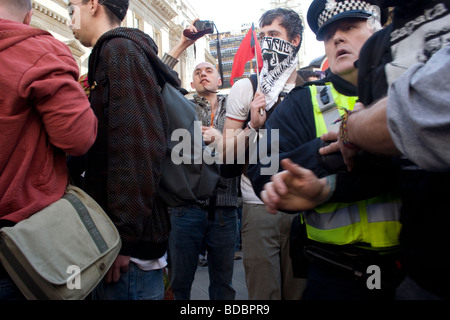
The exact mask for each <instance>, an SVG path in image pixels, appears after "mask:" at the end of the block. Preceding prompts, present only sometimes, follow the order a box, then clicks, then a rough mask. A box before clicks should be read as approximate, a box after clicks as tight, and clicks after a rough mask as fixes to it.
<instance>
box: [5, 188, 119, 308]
mask: <svg viewBox="0 0 450 320" xmlns="http://www.w3.org/2000/svg"><path fill="white" fill-rule="evenodd" d="M120 247H121V240H120V236H119V233H118V231H117V229H116V227H115V226H114V224H113V222H112V221H111V220H110V219H109V217H108V216H107V215H106V213H105V212H104V211H103V209H102V208H101V207H100V206H99V205H98V204H97V203H96V202H95V201H94V200H93V199H92V198H91V197H90V196H89V195H87V194H86V193H85V192H84V191H83V190H81V189H79V188H77V187H75V186H72V185H69V186H68V188H67V192H66V194H65V195H64V197H63V198H62V199H60V200H58V201H56V202H55V203H52V204H51V205H50V206H48V207H46V208H44V209H43V210H41V211H39V212H37V213H35V214H33V215H32V216H31V217H30V218H28V219H26V220H23V221H21V222H19V223H17V224H16V225H15V226H13V227H5V228H2V229H0V261H1V263H2V265H3V266H4V268H5V269H6V271H7V272H8V273H9V275H10V276H11V278H12V280H13V281H14V282H15V284H16V285H17V286H18V287H19V289H20V290H21V292H22V293H23V294H24V296H25V297H26V298H27V299H30V300H81V299H84V298H85V297H86V296H87V295H88V294H89V293H90V292H91V291H92V290H93V289H94V288H95V287H96V286H97V284H98V283H99V282H100V281H101V280H102V279H103V277H104V275H105V274H106V272H107V271H108V269H109V268H110V266H111V265H112V263H113V262H114V260H115V258H116V257H117V255H118V253H119V250H120Z"/></svg>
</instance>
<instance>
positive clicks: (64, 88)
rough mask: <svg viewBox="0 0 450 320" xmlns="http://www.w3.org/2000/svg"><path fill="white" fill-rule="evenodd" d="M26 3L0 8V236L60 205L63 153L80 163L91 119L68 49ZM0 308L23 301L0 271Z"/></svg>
mask: <svg viewBox="0 0 450 320" xmlns="http://www.w3.org/2000/svg"><path fill="white" fill-rule="evenodd" d="M32 13H33V12H32V7H31V1H30V0H15V1H8V0H0V38H1V39H2V41H0V64H1V66H2V78H1V80H0V83H1V88H2V97H1V98H0V132H1V134H2V139H1V148H0V172H1V174H0V228H2V227H5V226H13V225H14V224H16V223H17V222H20V221H22V220H24V219H27V218H28V217H30V216H31V215H32V214H34V213H36V212H38V211H40V210H42V209H44V208H45V207H47V206H48V205H50V204H51V203H53V202H56V201H57V200H59V199H61V198H62V196H63V195H64V193H65V190H66V188H67V185H68V171H67V167H66V153H67V154H71V155H76V156H77V155H82V154H84V153H85V152H87V150H88V149H89V148H90V147H91V146H92V144H93V143H94V141H95V137H96V134H97V119H96V117H95V115H94V113H93V112H92V110H91V109H90V107H89V101H88V100H87V99H86V96H85V95H84V93H83V90H82V88H81V86H80V85H79V84H78V82H77V79H78V66H77V63H76V62H75V60H74V59H73V57H72V54H71V52H70V50H69V48H68V47H67V46H66V45H65V44H63V43H62V42H60V41H58V40H56V39H55V38H54V37H53V36H52V35H51V34H50V33H48V32H46V31H43V30H39V29H35V28H32V27H30V26H29V24H30V22H31V17H32ZM0 287H1V290H0V300H4V299H16V298H17V299H24V297H23V296H22V294H21V293H20V291H19V290H18V288H17V287H16V286H15V285H14V283H13V282H12V280H11V278H9V276H8V275H7V274H6V271H5V270H4V268H3V267H2V266H1V265H0Z"/></svg>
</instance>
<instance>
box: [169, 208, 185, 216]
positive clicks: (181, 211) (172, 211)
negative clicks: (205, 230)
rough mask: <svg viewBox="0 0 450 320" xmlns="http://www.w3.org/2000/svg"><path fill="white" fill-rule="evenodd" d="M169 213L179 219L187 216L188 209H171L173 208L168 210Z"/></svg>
mask: <svg viewBox="0 0 450 320" xmlns="http://www.w3.org/2000/svg"><path fill="white" fill-rule="evenodd" d="M168 211H169V216H170V217H175V218H178V217H182V216H184V215H185V214H186V212H187V208H186V207H171V208H168Z"/></svg>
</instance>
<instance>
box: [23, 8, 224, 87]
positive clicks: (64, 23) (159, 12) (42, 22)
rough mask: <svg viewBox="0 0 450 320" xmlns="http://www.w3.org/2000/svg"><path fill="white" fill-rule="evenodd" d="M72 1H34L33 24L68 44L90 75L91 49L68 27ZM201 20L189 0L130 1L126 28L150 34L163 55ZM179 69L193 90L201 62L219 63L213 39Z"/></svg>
mask: <svg viewBox="0 0 450 320" xmlns="http://www.w3.org/2000/svg"><path fill="white" fill-rule="evenodd" d="M68 2H69V0H33V1H32V5H33V10H34V13H33V19H32V23H31V25H32V26H33V27H36V28H40V29H43V30H46V31H48V32H50V33H51V34H52V35H53V36H54V37H55V38H57V39H58V40H60V41H62V42H64V43H65V44H67V45H68V46H69V48H70V50H71V51H72V54H73V56H74V58H75V60H76V61H77V63H78V66H79V68H80V75H82V74H85V73H87V68H88V61H89V55H90V52H91V48H86V47H84V46H83V45H81V44H80V43H79V42H78V40H76V39H74V37H73V34H72V32H71V30H70V29H69V27H68V23H69V14H68V12H67V7H68ZM196 17H197V14H196V12H195V10H194V8H192V6H191V5H190V4H189V2H188V1H186V0H130V5H129V10H128V12H127V16H126V17H125V19H124V21H123V23H122V26H123V27H130V28H138V29H140V30H142V31H144V32H145V33H147V34H148V35H150V36H151V37H152V38H153V40H154V41H155V42H156V44H157V45H158V48H159V56H160V57H162V56H163V55H164V53H165V52H168V51H170V49H171V48H172V47H173V46H174V45H175V44H176V43H177V42H178V41H179V40H180V38H181V35H182V33H183V30H184V29H185V27H186V26H187V25H189V24H190V23H191V21H193V20H194V18H196ZM179 60H180V63H179V64H178V65H177V66H176V67H175V70H176V71H177V72H178V74H179V76H180V79H181V81H182V86H183V87H184V88H186V89H188V90H190V83H191V81H192V70H194V67H195V65H196V64H197V63H200V62H202V61H208V62H211V63H213V64H216V63H217V62H216V60H215V58H214V57H213V56H212V55H211V54H210V53H209V39H208V37H204V38H201V39H199V40H198V41H197V42H196V44H195V46H191V47H190V48H189V49H188V50H186V51H185V52H184V53H183V54H182V56H181V57H180V58H179Z"/></svg>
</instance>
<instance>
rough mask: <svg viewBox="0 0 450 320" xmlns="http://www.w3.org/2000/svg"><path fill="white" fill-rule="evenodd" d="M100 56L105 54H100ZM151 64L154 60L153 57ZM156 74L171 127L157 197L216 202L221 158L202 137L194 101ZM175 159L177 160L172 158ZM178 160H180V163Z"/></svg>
mask: <svg viewBox="0 0 450 320" xmlns="http://www.w3.org/2000/svg"><path fill="white" fill-rule="evenodd" d="M103 48H104V46H103ZM102 50H103V49H102ZM100 57H102V54H101V53H100ZM100 59H101V58H100ZM149 63H151V61H150V60H149ZM100 64H101V66H102V68H103V70H104V71H105V72H102V74H101V76H100V77H99V81H98V82H99V84H100V85H102V86H103V87H105V90H104V95H103V104H104V105H108V104H109V80H108V79H107V78H106V74H107V72H106V66H105V63H104V61H103V59H101V62H100ZM157 77H158V78H159V80H160V81H159V83H160V86H161V87H160V88H161V95H162V100H163V103H164V106H165V110H166V114H167V119H168V126H169V128H168V137H167V151H166V155H165V158H164V161H163V164H162V174H161V179H160V183H159V187H158V193H157V197H158V198H159V199H160V200H162V201H163V202H164V203H165V204H166V205H167V206H168V207H179V206H183V205H188V204H192V203H196V202H203V201H206V200H208V199H210V198H212V199H213V202H214V200H215V196H216V194H217V186H218V184H219V179H220V165H219V164H218V161H213V160H214V158H215V154H214V153H213V151H212V149H211V148H209V147H208V146H206V144H205V142H204V140H203V135H202V130H201V122H200V121H199V119H198V116H197V112H196V111H195V104H194V103H192V102H191V101H189V100H188V99H187V98H186V97H185V96H184V95H183V94H182V92H181V90H183V89H181V88H175V87H174V86H173V85H172V84H170V83H169V82H167V81H164V80H162V79H164V76H160V75H157ZM161 83H163V84H162V85H161ZM177 134H182V136H180V137H182V138H183V139H182V141H181V142H180V141H172V138H173V137H175V136H176V135H177ZM187 138H190V139H189V140H190V141H188V142H186V141H187V140H185V139H187ZM183 142H185V143H183ZM175 158H176V159H177V161H176V162H174V161H173V160H174V159H175ZM178 160H181V163H180V161H178ZM205 160H207V161H205ZM208 160H209V161H208ZM210 205H211V204H210Z"/></svg>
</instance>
